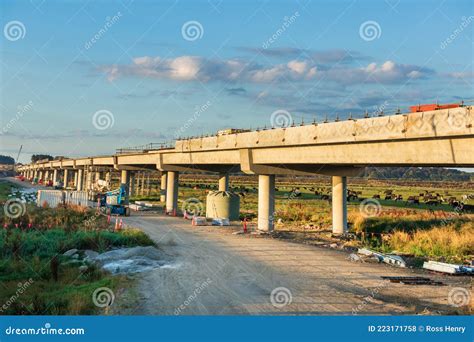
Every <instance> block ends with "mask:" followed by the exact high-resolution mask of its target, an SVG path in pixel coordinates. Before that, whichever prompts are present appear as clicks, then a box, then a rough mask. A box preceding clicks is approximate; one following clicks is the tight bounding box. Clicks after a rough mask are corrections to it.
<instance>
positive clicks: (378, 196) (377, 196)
mask: <svg viewBox="0 0 474 342" xmlns="http://www.w3.org/2000/svg"><path fill="white" fill-rule="evenodd" d="M372 198H378V199H380V195H373V196H372Z"/></svg>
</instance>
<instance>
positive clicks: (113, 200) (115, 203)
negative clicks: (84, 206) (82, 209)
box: [99, 184, 130, 216]
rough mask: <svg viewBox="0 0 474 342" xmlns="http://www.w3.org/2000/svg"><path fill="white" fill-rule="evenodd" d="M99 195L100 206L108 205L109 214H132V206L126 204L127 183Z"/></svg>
mask: <svg viewBox="0 0 474 342" xmlns="http://www.w3.org/2000/svg"><path fill="white" fill-rule="evenodd" d="M99 196H100V198H99V200H100V206H101V207H106V208H107V213H108V214H116V215H124V216H130V208H129V207H128V205H126V203H127V199H128V198H127V190H126V186H125V184H122V185H120V187H119V188H118V189H115V190H112V191H108V192H106V193H105V194H102V195H99Z"/></svg>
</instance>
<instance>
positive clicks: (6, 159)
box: [0, 155, 15, 165]
mask: <svg viewBox="0 0 474 342" xmlns="http://www.w3.org/2000/svg"><path fill="white" fill-rule="evenodd" d="M0 164H3V165H5V164H6V165H13V164H15V159H13V158H12V157H10V156H3V155H0Z"/></svg>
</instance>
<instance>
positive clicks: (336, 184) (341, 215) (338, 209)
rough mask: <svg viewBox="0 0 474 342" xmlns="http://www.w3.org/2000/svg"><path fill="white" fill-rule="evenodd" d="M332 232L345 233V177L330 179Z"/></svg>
mask: <svg viewBox="0 0 474 342" xmlns="http://www.w3.org/2000/svg"><path fill="white" fill-rule="evenodd" d="M332 232H333V234H345V233H347V177H341V176H333V177H332Z"/></svg>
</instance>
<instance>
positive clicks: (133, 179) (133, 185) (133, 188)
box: [128, 171, 137, 196]
mask: <svg viewBox="0 0 474 342" xmlns="http://www.w3.org/2000/svg"><path fill="white" fill-rule="evenodd" d="M128 173H129V174H130V183H129V190H128V192H129V194H130V196H134V195H135V192H136V190H137V184H136V182H137V181H136V180H137V177H136V176H137V173H136V172H135V171H128Z"/></svg>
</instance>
